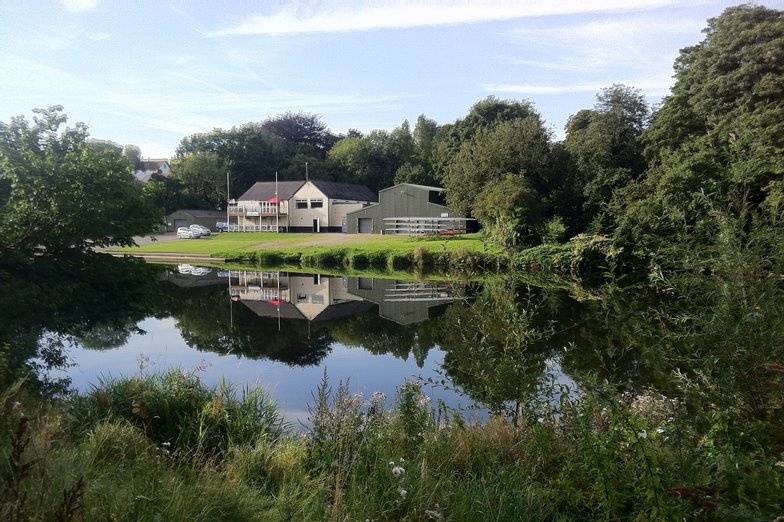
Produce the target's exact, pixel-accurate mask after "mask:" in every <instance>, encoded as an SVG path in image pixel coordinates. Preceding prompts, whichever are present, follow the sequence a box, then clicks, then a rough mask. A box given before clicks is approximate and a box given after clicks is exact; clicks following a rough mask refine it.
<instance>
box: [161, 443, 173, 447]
mask: <svg viewBox="0 0 784 522" xmlns="http://www.w3.org/2000/svg"><path fill="white" fill-rule="evenodd" d="M161 446H166V447H167V448H168V447H169V446H171V442H164V443H162V444H161Z"/></svg>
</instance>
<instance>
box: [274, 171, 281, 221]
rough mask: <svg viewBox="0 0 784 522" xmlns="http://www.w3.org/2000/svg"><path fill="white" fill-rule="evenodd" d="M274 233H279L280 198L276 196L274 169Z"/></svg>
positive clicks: (276, 173)
mask: <svg viewBox="0 0 784 522" xmlns="http://www.w3.org/2000/svg"><path fill="white" fill-rule="evenodd" d="M275 233H276V234H279V233H280V198H279V197H278V171H277V170H276V171H275Z"/></svg>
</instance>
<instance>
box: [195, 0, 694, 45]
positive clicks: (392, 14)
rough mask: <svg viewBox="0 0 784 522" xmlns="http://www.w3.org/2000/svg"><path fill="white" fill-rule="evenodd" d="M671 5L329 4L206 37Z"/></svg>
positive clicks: (531, 0) (509, 1) (445, 0)
mask: <svg viewBox="0 0 784 522" xmlns="http://www.w3.org/2000/svg"><path fill="white" fill-rule="evenodd" d="M675 3H676V1H675V0H592V1H587V0H561V1H553V0H473V1H470V0H438V1H436V0H433V1H430V2H422V1H421V0H420V1H411V0H398V1H394V0H386V1H381V2H373V3H368V2H363V1H358V0H354V1H351V2H345V1H342V2H341V1H338V0H333V1H328V2H326V3H325V4H324V5H323V7H321V8H319V9H316V10H313V9H310V8H299V9H297V8H288V9H284V10H281V11H278V12H275V13H272V14H256V15H251V16H249V17H248V18H246V19H245V20H242V21H240V22H239V23H238V24H236V25H233V26H230V27H225V28H222V29H218V30H215V31H212V32H209V33H207V34H208V35H209V36H230V35H251V34H267V35H280V34H296V33H323V32H346V31H366V30H370V29H391V28H404V27H423V26H435V25H453V24H465V23H477V22H492V21H501V20H512V19H516V18H527V17H537V16H548V15H564V14H575V13H595V12H606V11H616V10H633V9H647V8H653V7H660V6H666V5H673V4H675ZM681 3H684V2H681Z"/></svg>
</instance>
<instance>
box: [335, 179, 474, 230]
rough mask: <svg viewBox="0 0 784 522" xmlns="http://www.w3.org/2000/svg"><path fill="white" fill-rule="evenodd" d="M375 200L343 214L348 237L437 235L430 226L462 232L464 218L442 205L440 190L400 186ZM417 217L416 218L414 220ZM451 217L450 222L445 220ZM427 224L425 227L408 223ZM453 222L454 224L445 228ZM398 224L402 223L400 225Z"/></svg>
mask: <svg viewBox="0 0 784 522" xmlns="http://www.w3.org/2000/svg"><path fill="white" fill-rule="evenodd" d="M378 198H379V201H378V203H376V204H374V205H370V206H368V207H365V208H363V209H360V210H355V211H354V212H349V213H348V214H346V226H345V231H346V232H347V233H349V234H411V233H417V231H429V232H437V231H438V230H436V229H435V228H434V227H433V226H431V225H433V224H434V223H438V224H439V225H438V226H439V227H442V226H458V227H462V228H463V229H465V223H466V220H465V217H464V216H461V215H460V214H458V213H456V212H453V211H452V210H450V209H449V208H448V207H447V206H446V201H445V200H444V189H442V188H440V187H428V186H426V185H414V184H412V183H401V184H399V185H395V186H394V187H389V188H385V189H383V190H381V191H379V193H378ZM417 218H419V219H417ZM449 218H454V222H453V221H452V220H451V219H449ZM409 223H410V224H416V223H419V224H420V225H421V224H424V223H429V225H428V226H408V224H409ZM449 223H454V225H447V224H449ZM401 224H405V226H402V225H401Z"/></svg>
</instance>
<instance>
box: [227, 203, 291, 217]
mask: <svg viewBox="0 0 784 522" xmlns="http://www.w3.org/2000/svg"><path fill="white" fill-rule="evenodd" d="M276 214H277V215H284V214H286V209H285V208H284V207H279V206H278V205H273V204H269V203H268V204H264V203H262V204H261V205H258V206H252V207H251V206H244V205H229V215H230V216H234V217H258V216H274V215H276Z"/></svg>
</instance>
